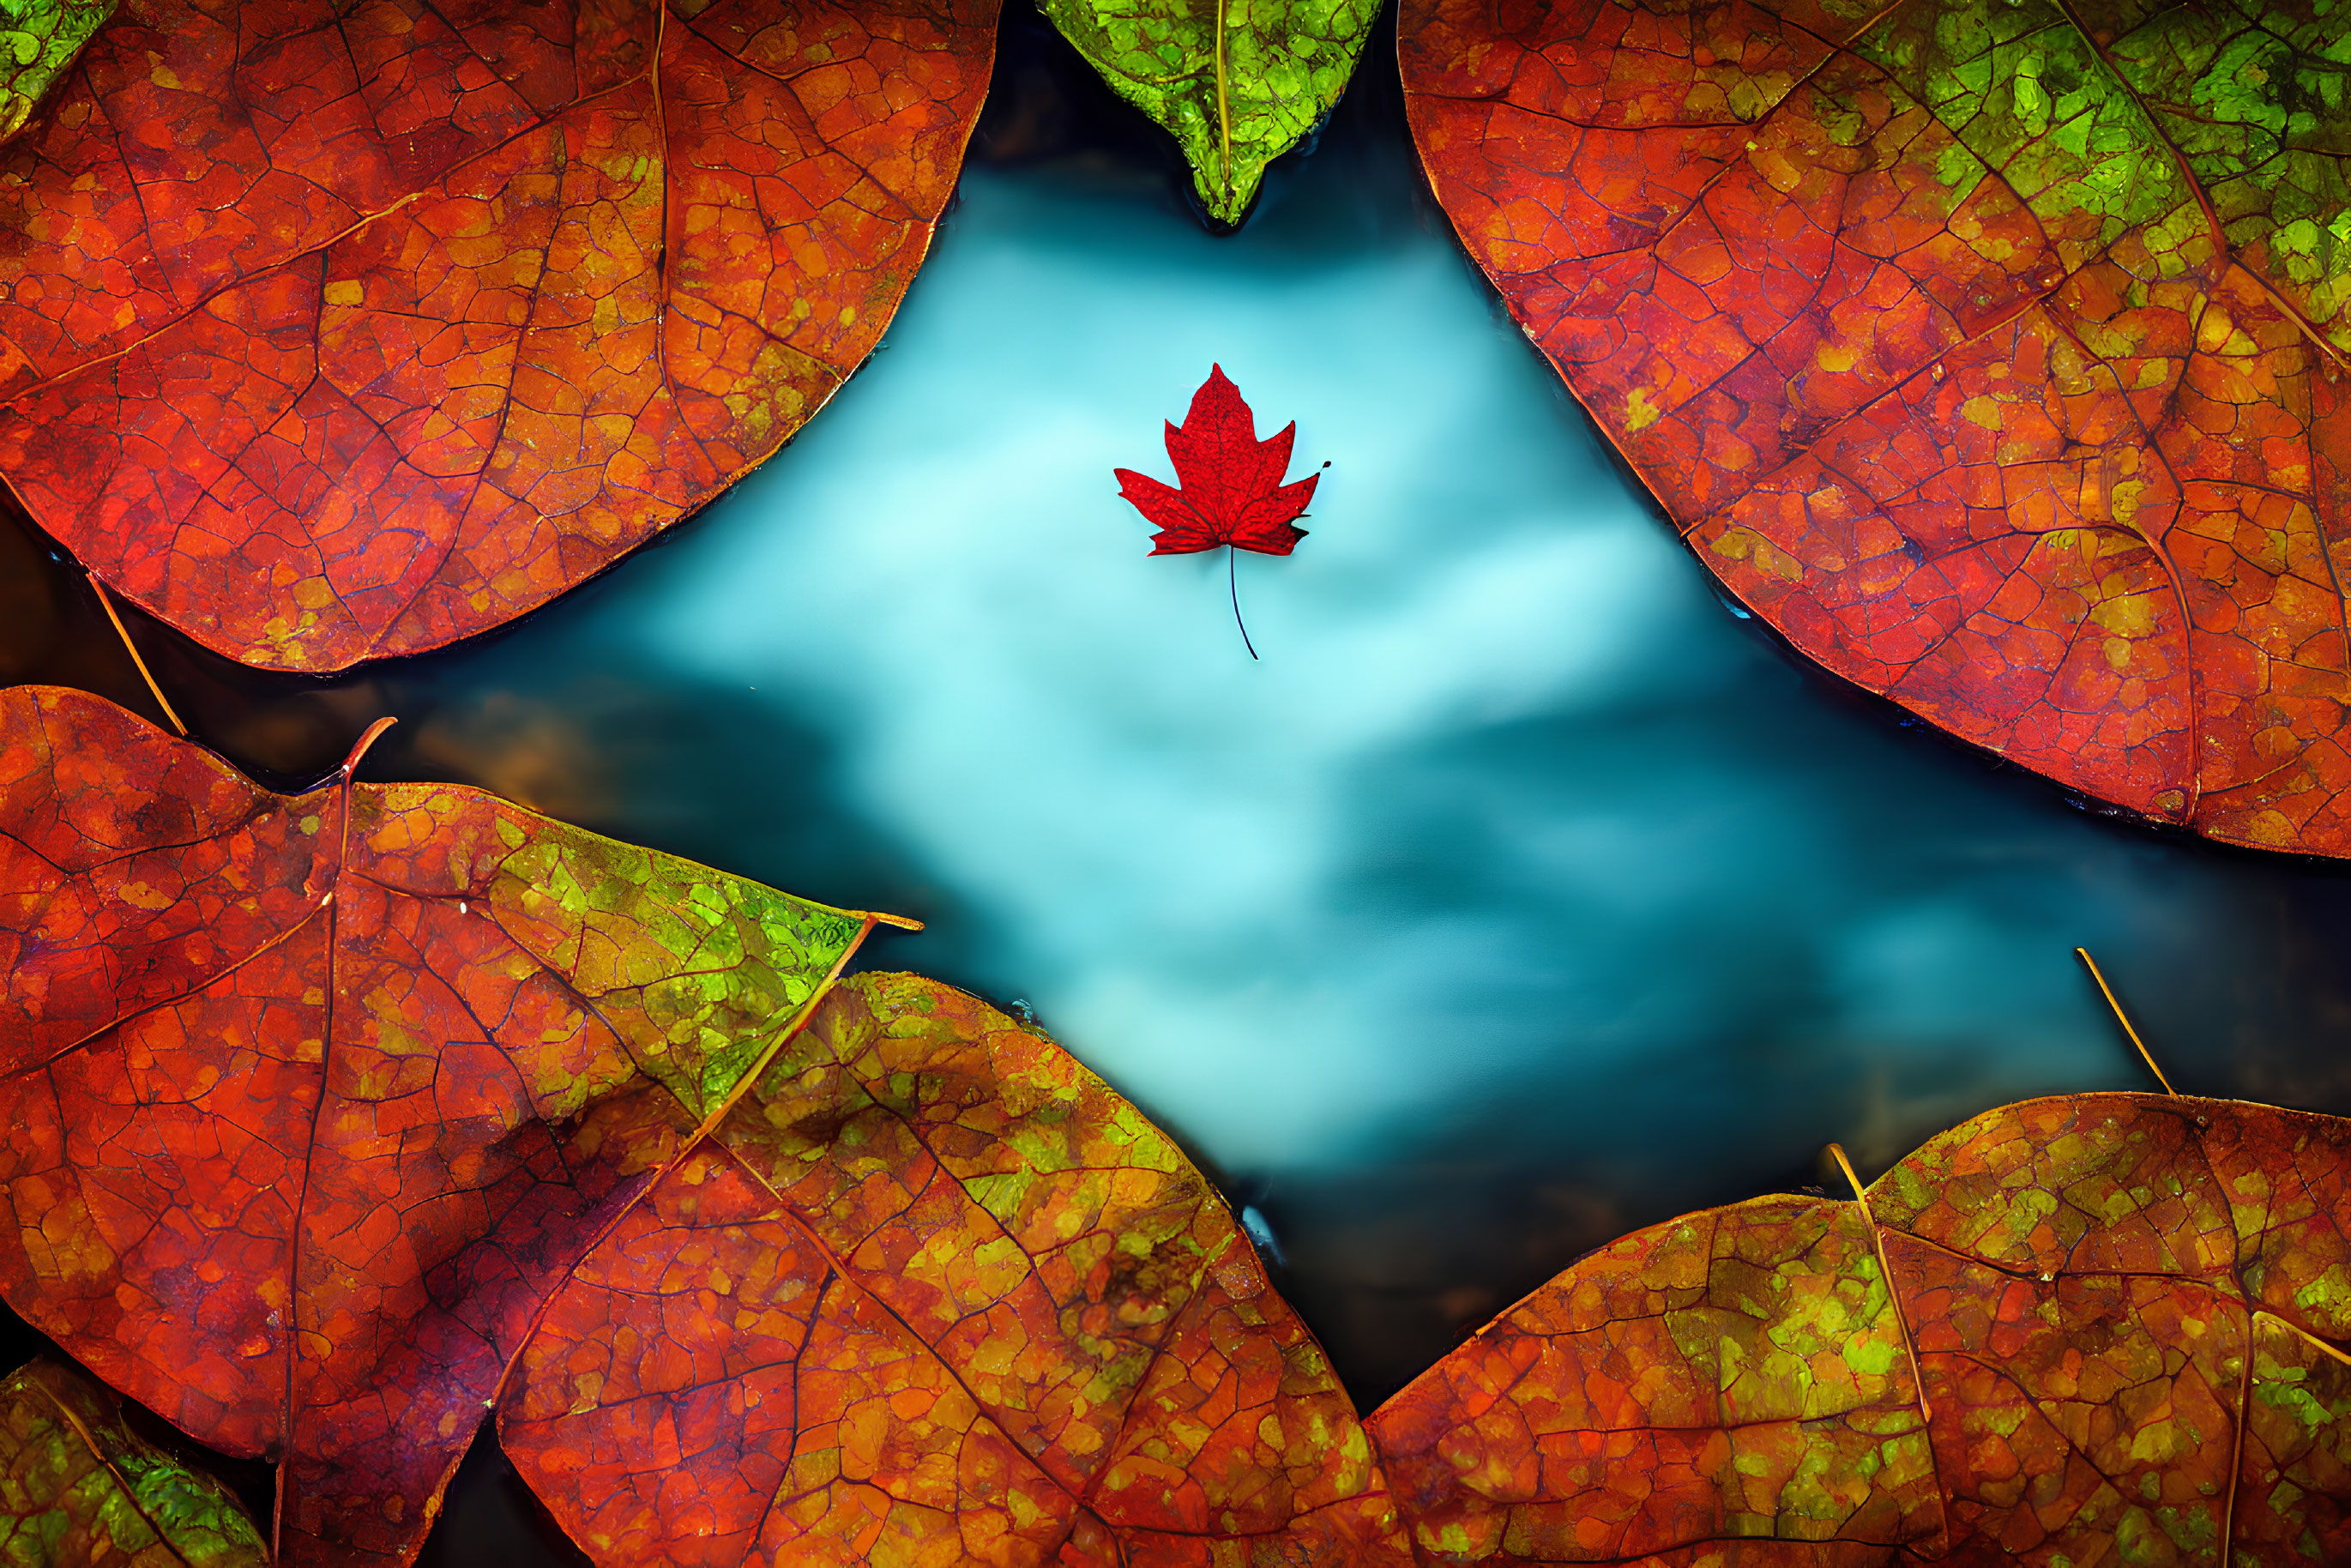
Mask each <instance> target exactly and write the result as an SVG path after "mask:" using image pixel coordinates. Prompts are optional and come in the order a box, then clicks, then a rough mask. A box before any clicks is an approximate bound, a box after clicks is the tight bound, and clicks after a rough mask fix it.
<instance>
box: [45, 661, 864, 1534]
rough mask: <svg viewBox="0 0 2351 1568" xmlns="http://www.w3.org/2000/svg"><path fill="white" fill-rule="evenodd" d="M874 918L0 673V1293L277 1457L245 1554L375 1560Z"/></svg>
mask: <svg viewBox="0 0 2351 1568" xmlns="http://www.w3.org/2000/svg"><path fill="white" fill-rule="evenodd" d="M371 733H372V732H371ZM363 744H364V743H363ZM875 918H876V917H875V916H872V915H859V914H855V913H851V912H844V911H841V910H834V909H828V908H825V907H823V906H821V905H819V904H810V903H807V902H804V901H802V900H799V899H794V898H790V897H788V896H786V895H784V894H778V893H775V892H771V891H769V890H768V889H766V888H763V887H760V886H758V885H757V884H756V883H748V882H745V881H742V880H740V879H738V878H735V877H730V876H726V875H723V874H721V873H716V872H714V871H710V870H708V869H706V868H705V867H701V866H697V865H694V864H692V863H691V862H685V861H682V860H679V859H677V858H675V857H674V856H670V855H664V854H658V853H654V852H650V851H645V850H640V849H632V848H631V847H629V846H627V845H624V844H619V843H615V842H612V841H610V840H607V839H602V838H599V837H598V836H596V835H595V834H592V833H589V832H584V831H580V830H579V829H576V828H569V827H565V826H563V825H561V824H559V823H556V822H551V821H547V820H545V819H544V818H540V817H538V816H535V815H533V814H532V813H530V812H528V811H524V810H520V809H518V808H517V807H514V806H511V805H508V804H507V803H506V802H504V801H501V800H496V799H495V798H493V797H491V796H488V795H485V794H483V793H482V792H480V791H478V790H475V789H458V788H454V787H450V786H444V785H375V784H359V783H354V782H353V781H352V780H351V779H350V767H349V766H348V765H347V766H346V768H344V770H343V772H342V773H341V775H340V776H339V777H337V778H335V779H332V780H330V781H329V783H327V784H326V785H324V786H322V787H321V788H319V789H314V790H311V791H309V792H308V793H306V794H302V795H295V796H280V795H274V794H271V793H268V792H267V791H266V790H263V789H257V788H256V787H255V786H254V785H252V784H250V783H249V782H247V781H246V779H243V778H241V777H240V776H238V775H237V774H236V773H235V772H233V771H232V770H231V769H230V768H227V767H226V766H225V764H223V763H222V762H221V761H219V760H218V759H217V758H214V757H213V756H212V755H210V754H209V753H207V752H205V751H204V750H202V749H200V748H199V747H195V746H193V745H190V744H188V743H186V742H184V741H179V740H174V739H172V738H170V737H165V736H164V735H162V733H160V732H159V731H157V730H154V729H152V728H151V727H148V726H147V725H145V724H144V723H142V722H141V721H140V720H138V719H136V718H134V717H132V716H130V715H128V714H126V713H124V712H123V711H122V710H120V709H119V708H116V707H114V706H111V705H110V704H108V703H105V702H103V701H101V700H99V699H98V698H96V697H91V696H87V695H81V694H79V693H75V692H70V691H64V690H59V689H56V688H46V687H16V688H13V689H10V690H7V691H5V692H0V965H5V969H6V972H7V975H8V998H9V1003H10V1006H9V1007H8V1008H7V1009H5V1010H0V1122H5V1124H6V1125H7V1126H8V1127H9V1128H10V1129H11V1133H10V1136H9V1137H8V1138H7V1139H5V1141H0V1216H5V1220H0V1294H5V1297H6V1299H7V1301H8V1302H9V1304H10V1305H12V1306H13V1307H15V1308H16V1311H17V1312H20V1313H22V1314H23V1315H24V1316H25V1317H26V1318H27V1319H29V1320H30V1321H31V1322H33V1323H34V1324H35V1325H37V1327H39V1328H40V1329H41V1330H42V1331H43V1332H45V1333H47V1334H49V1335H50V1336H51V1337H52V1338H53V1339H55V1340H57V1342H58V1343H60V1344H61V1345H62V1346H64V1347H65V1348H66V1349H67V1350H68V1352H69V1353H70V1354H73V1355H74V1356H75V1357H76V1358H77V1359H78V1360H79V1361H81V1362H82V1363H83V1364H85V1365H87V1366H88V1367H89V1369H90V1370H91V1371H93V1372H95V1373H97V1374H98V1375H99V1376H101V1377H103V1378H105V1379H106V1381H107V1382H109V1383H110V1384H112V1385H114V1386H115V1387H117V1388H119V1389H120V1390H122V1391H123V1392H124V1393H126V1394H129V1395H130V1396H132V1397H134V1398H136V1399H138V1400H140V1401H141V1403H143V1404H145V1405H146V1406H149V1407H150V1408H152V1409H154V1410H155V1411H157V1412H158V1413H160V1414H161V1415H162V1416H165V1417H166V1418H168V1419H170V1420H172V1422H174V1423H176V1424H177V1425H178V1426H179V1427H182V1428H183V1430H185V1431H187V1432H189V1433H190V1434H192V1435H193V1436H194V1437H197V1438H199V1439H201V1440H202V1441H204V1442H205V1443H207V1444H209V1445H211V1446H212V1447H214V1448H217V1449H220V1450H223V1451H225V1452H226V1453H229V1454H232V1455H236V1456H240V1457H259V1458H266V1459H269V1460H271V1461H274V1462H275V1463H277V1466H278V1467H279V1490H280V1498H281V1503H280V1509H279V1515H278V1519H277V1546H278V1550H279V1552H280V1554H281V1557H282V1560H283V1561H285V1562H287V1563H360V1562H373V1563H385V1562H389V1563H399V1562H404V1561H406V1560H407V1559H408V1558H409V1557H411V1556H413V1552H414V1551H415V1548H416V1546H417V1544H418V1543H419V1542H421V1541H422V1539H423V1535H424V1532H425V1531H426V1530H427V1529H428V1528H429V1527H430V1525H431V1523H432V1520H433V1517H434V1511H435V1510H436V1508H437V1507H438V1502H439V1498H440V1493H441V1490H442V1488H443V1487H444V1485H445V1484H446V1482H447V1480H448V1478H449V1475H450V1473H451V1471H452V1470H454V1469H455V1466H456V1463H457V1460H458V1459H459V1458H460V1457H461V1456H462V1455H463V1454H464V1452H465V1447H466V1445H467V1443H468V1442H469V1441H470V1440H471V1438H472V1437H473V1435H474V1433H475V1430H476V1428H477V1427H478V1426H479V1425H480V1423H481V1421H482V1420H483V1419H484V1418H485V1416H486V1409H487V1406H488V1404H489V1402H490V1401H492V1400H493V1399H494V1398H495V1397H496V1392H497V1389H498V1386H499V1385H500V1382H501V1380H502V1379H503V1378H504V1377H505V1375H506V1374H507V1365H508V1364H509V1362H510V1361H511V1359H512V1357H513V1355H514V1354H515V1353H516V1352H517V1350H519V1349H520V1348H521V1346H522V1344H523V1343H524V1341H525V1340H526V1339H528V1337H529V1334H530V1332H531V1326H532V1324H533V1322H535V1320H536V1317H537V1315H538V1312H539V1311H540V1309H541V1307H542V1305H543V1304H544V1302H545V1301H546V1299H547V1296H548V1293H549V1291H550V1290H551V1289H552V1288H553V1287H554V1286H555V1285H556V1284H557V1283H558V1282H559V1281H560V1280H561V1279H562V1277H563V1276H564V1274H565V1273H566V1271H567V1270H569V1269H570V1268H571V1267H572V1266H573V1265H574V1264H575V1263H576V1262H577V1260H579V1258H580V1255H581V1254H582V1253H583V1252H584V1251H586V1250H587V1249H589V1248H590V1246H592V1245H593V1244H594V1242H595V1239H596V1238H597V1235H598V1234H599V1232H600V1230H601V1228H602V1227H603V1226H605V1225H607V1224H609V1223H611V1220H612V1219H613V1218H616V1217H617V1216H618V1215H619V1214H621V1213H622V1212H624V1211H625V1210H626V1208H627V1207H628V1205H629V1204H630V1203H631V1202H632V1200H633V1199H634V1197H636V1196H637V1195H638V1193H639V1192H641V1191H642V1190H643V1188H644V1186H646V1185H647V1184H648V1183H650V1182H652V1181H653V1180H654V1179H655V1178H657V1177H658V1176H660V1175H661V1173H662V1172H663V1171H664V1170H665V1169H666V1168H667V1167H668V1166H669V1165H670V1164H671V1163H673V1162H674V1161H675V1160H677V1159H679V1158H680V1157H682V1156H683V1155H685V1154H686V1153H688V1152H689V1151H690V1150H691V1149H692V1147H693V1144H694V1139H695V1133H696V1130H697V1129H698V1128H700V1127H702V1126H703V1125H704V1124H708V1123H713V1122H715V1121H716V1120H717V1119H718V1118H720V1117H722V1116H723V1115H724V1114H725V1113H726V1109H727V1107H728V1106H730V1105H731V1104H732V1103H733V1101H734V1099H735V1098H736V1097H737V1096H738V1095H739V1094H740V1093H741V1092H743V1091H744V1089H745V1088H746V1086H747V1084H748V1083H749V1082H751V1079H752V1076H753V1075H754V1074H755V1072H756V1071H757V1069H758V1066H759V1065H760V1063H761V1062H763V1061H766V1060H767V1059H768V1057H769V1056H771V1055H773V1054H774V1053H775V1051H777V1050H778V1048H779V1046H780V1045H781V1043H782V1042H783V1041H784V1040H786V1039H787V1038H788V1037H789V1035H790V1033H791V1032H792V1030H794V1029H795V1028H797V1027H799V1024H800V1023H801V1022H803V1021H804V1020H805V1019H806V1017H807V1013H808V1009H809V1008H810V1004H811V1003H813V1002H814V1001H815V1000H816V998H819V997H820V995H821V994H822V992H823V989H824V988H825V986H826V985H827V984H828V983H829V977H831V976H832V975H833V974H835V973H837V972H838V970H839V968H840V967H841V965H842V964H843V963H844V962H846V961H847V959H848V956H849V955H850V953H851V952H852V950H853V949H854V947H855V946H856V945H857V943H858V942H859V940H860V939H861V938H862V936H863V935H864V934H865V932H866V931H868V930H869V929H871V927H872V925H873V923H874V920H875Z"/></svg>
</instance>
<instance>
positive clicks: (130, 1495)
mask: <svg viewBox="0 0 2351 1568" xmlns="http://www.w3.org/2000/svg"><path fill="white" fill-rule="evenodd" d="M268 1562H269V1551H268V1548H267V1547H266V1546H265V1545H263V1544H262V1540H261V1532H260V1531H257V1530H256V1529H255V1528H254V1524H253V1521H252V1520H251V1519H250V1518H248V1517H247V1516H246V1512H245V1510H244V1508H243V1507H242V1506H240V1505H239V1504H238V1502H237V1500H236V1499H235V1497H233V1496H231V1495H230V1493H229V1491H228V1490H227V1489H226V1488H225V1487H223V1486H222V1485H221V1484H220V1483H219V1482H218V1481H216V1480H214V1479H213V1478H212V1477H210V1476H207V1475H204V1474H203V1473H202V1472H200V1471H197V1470H193V1469H190V1468H189V1467H188V1466H187V1465H185V1464H184V1463H183V1462H182V1461H181V1460H180V1459H178V1458H175V1457H174V1456H172V1455H171V1454H168V1453H165V1452H164V1451H163V1450H162V1449H161V1448H157V1447H156V1446H155V1445H154V1444H152V1443H150V1442H148V1441H147V1440H146V1439H145V1438H143V1437H140V1436H139V1435H138V1434H136V1433H135V1432H133V1431H131V1428H130V1427H129V1426H128V1425H127V1424H125V1422H124V1421H123V1419H122V1409H121V1406H120V1403H119V1402H118V1401H117V1400H116V1399H115V1398H114V1396H112V1395H110V1394H109V1393H108V1392H107V1391H106V1390H104V1389H103V1388H100V1387H99V1386H98V1385H95V1384H93V1383H92V1382H91V1381H90V1380H89V1378H87V1377H85V1376H83V1375H81V1374H80V1373H79V1372H78V1371H76V1370H74V1369H73V1368H72V1367H70V1366H66V1365H62V1364H58V1363H57V1362H54V1361H47V1360H43V1361H35V1362H32V1363H30V1364H27V1365H25V1366H22V1367H19V1368H18V1369H17V1370H16V1372H15V1373H14V1374H13V1375H10V1376H9V1377H8V1378H7V1379H6V1380H5V1382H0V1563H6V1564H8V1568H266V1565H267V1563H268Z"/></svg>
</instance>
